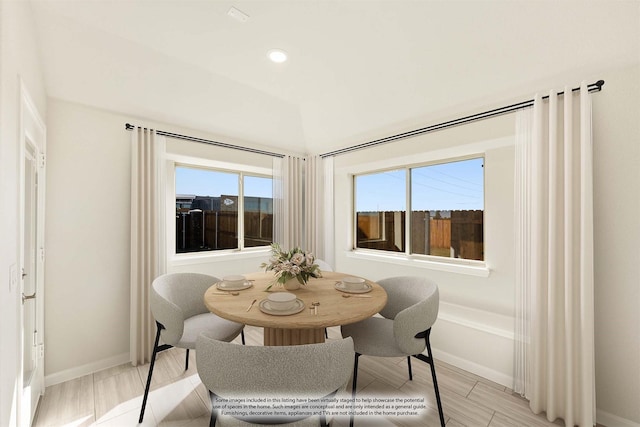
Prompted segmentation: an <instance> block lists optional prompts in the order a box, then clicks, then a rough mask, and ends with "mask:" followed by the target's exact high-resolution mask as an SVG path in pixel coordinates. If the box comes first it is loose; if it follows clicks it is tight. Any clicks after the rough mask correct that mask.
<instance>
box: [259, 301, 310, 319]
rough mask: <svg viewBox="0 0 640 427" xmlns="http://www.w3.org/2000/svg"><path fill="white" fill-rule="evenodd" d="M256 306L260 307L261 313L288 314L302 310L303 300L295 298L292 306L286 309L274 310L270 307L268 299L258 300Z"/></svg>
mask: <svg viewBox="0 0 640 427" xmlns="http://www.w3.org/2000/svg"><path fill="white" fill-rule="evenodd" d="M258 307H260V311H262V312H263V313H267V314H273V315H274V316H289V315H291V314H296V313H300V312H301V311H302V310H304V302H303V301H302V300H301V299H298V298H296V300H295V301H294V303H293V307H291V308H288V309H286V310H276V309H274V308H272V307H271V304H269V300H266V299H263V300H262V301H260V304H258Z"/></svg>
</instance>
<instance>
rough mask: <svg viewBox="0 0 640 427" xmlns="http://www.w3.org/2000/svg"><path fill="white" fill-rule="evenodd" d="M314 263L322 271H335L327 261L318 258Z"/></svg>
mask: <svg viewBox="0 0 640 427" xmlns="http://www.w3.org/2000/svg"><path fill="white" fill-rule="evenodd" d="M314 263H315V264H318V267H320V271H333V267H331V266H330V265H329V263H328V262H327V261H325V260H322V259H318V258H316V260H315V261H314Z"/></svg>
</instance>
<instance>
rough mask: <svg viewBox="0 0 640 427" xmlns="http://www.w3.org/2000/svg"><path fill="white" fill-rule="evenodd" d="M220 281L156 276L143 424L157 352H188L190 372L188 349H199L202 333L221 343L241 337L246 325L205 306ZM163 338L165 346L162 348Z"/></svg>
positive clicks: (189, 275) (179, 275) (199, 276)
mask: <svg viewBox="0 0 640 427" xmlns="http://www.w3.org/2000/svg"><path fill="white" fill-rule="evenodd" d="M218 281H219V279H218V278H216V277H213V276H209V275H206V274H198V273H171V274H164V275H162V276H159V277H157V278H156V279H155V280H154V281H153V283H152V284H151V294H150V305H151V313H152V314H153V317H154V318H155V319H156V327H157V332H156V338H155V342H154V345H153V353H152V355H151V364H150V366H149V375H148V376H147V385H146V387H145V390H144V397H143V399H142V408H140V418H139V419H138V422H139V423H141V422H142V420H143V419H144V410H145V408H146V406H147V397H148V396H149V388H150V386H151V376H152V375H153V366H154V364H155V361H156V356H157V354H158V352H160V351H163V350H167V349H169V348H171V347H179V348H184V349H186V350H187V356H186V360H185V366H184V369H185V370H187V369H189V350H190V349H195V348H196V339H197V338H198V335H200V333H201V332H207V333H208V334H210V336H212V337H215V338H216V339H218V340H221V341H232V340H233V339H235V338H236V337H237V336H238V335H240V334H242V344H244V331H243V328H244V325H243V324H240V323H236V322H232V321H230V320H226V319H223V318H221V317H218V316H216V315H215V314H213V313H211V312H210V311H209V310H208V309H207V307H206V306H205V305H204V293H205V291H206V290H207V289H208V288H209V287H211V286H212V285H213V284H214V283H216V282H218ZM160 338H162V341H163V343H164V344H162V345H159V342H160Z"/></svg>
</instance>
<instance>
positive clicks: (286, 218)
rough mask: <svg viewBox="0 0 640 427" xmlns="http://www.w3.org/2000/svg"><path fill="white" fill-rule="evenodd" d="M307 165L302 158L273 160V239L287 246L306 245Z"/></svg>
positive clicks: (285, 247)
mask: <svg viewBox="0 0 640 427" xmlns="http://www.w3.org/2000/svg"><path fill="white" fill-rule="evenodd" d="M303 168H304V159H303V158H300V157H293V156H285V157H284V158H278V157H274V159H273V216H274V230H273V241H274V242H275V243H278V244H280V246H282V247H283V248H284V249H291V248H294V247H296V246H299V247H302V246H303V244H304V241H303V231H304V230H303V221H304V214H303V197H304V196H303V191H304V184H303V175H302V174H303Z"/></svg>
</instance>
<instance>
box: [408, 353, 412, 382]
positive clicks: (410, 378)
mask: <svg viewBox="0 0 640 427" xmlns="http://www.w3.org/2000/svg"><path fill="white" fill-rule="evenodd" d="M407 365H408V366H409V381H413V372H411V356H407Z"/></svg>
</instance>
